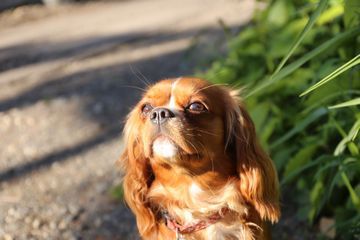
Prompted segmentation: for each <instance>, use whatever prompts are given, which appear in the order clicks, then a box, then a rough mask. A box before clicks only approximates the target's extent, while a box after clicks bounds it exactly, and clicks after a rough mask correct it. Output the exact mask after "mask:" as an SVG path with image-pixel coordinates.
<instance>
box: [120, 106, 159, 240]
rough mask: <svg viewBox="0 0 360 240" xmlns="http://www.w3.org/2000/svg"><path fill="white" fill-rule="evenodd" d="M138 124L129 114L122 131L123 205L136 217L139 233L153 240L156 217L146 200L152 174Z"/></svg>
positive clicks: (135, 118)
mask: <svg viewBox="0 0 360 240" xmlns="http://www.w3.org/2000/svg"><path fill="white" fill-rule="evenodd" d="M139 121H140V120H139V119H138V117H137V115H136V114H135V112H132V113H130V114H129V117H128V120H127V122H126V124H125V128H124V141H125V149H124V152H123V154H122V155H121V157H120V160H119V164H120V166H121V167H122V169H123V171H124V174H125V176H124V179H123V187H124V196H125V201H126V202H127V204H128V205H129V207H130V208H131V210H132V211H133V212H134V214H135V216H136V222H137V227H138V229H139V233H140V235H141V236H142V237H144V238H146V239H156V237H155V234H156V228H155V227H156V225H155V216H154V214H153V212H152V211H151V209H150V206H149V203H148V202H147V198H146V195H147V192H148V189H149V186H150V184H151V181H152V171H151V167H150V165H149V161H148V159H146V158H145V156H144V154H143V147H142V142H141V139H140V134H139V133H140V131H141V130H140V129H139V127H140V125H139V124H140V122H139ZM153 235H154V236H153Z"/></svg>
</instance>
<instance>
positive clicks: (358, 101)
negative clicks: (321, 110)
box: [329, 98, 360, 109]
mask: <svg viewBox="0 0 360 240" xmlns="http://www.w3.org/2000/svg"><path fill="white" fill-rule="evenodd" d="M359 104H360V98H355V99H352V100H349V101H346V102H343V103H339V104H336V105H333V106H330V107H329V109H334V108H342V107H350V106H355V105H359Z"/></svg>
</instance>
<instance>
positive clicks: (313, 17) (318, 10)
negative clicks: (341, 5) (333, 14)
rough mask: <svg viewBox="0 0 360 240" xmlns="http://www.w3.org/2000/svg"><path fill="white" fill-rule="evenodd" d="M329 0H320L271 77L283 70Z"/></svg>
mask: <svg viewBox="0 0 360 240" xmlns="http://www.w3.org/2000/svg"><path fill="white" fill-rule="evenodd" d="M327 2H328V0H321V1H320V3H319V5H318V7H317V8H316V10H315V12H314V13H313V14H312V15H311V17H310V19H309V21H308V22H307V24H306V26H305V27H304V29H303V31H302V32H301V33H300V35H299V36H298V37H297V39H296V40H295V42H294V43H293V45H292V46H291V47H290V50H289V51H288V53H287V54H286V56H285V57H284V58H283V59H282V60H281V62H280V63H279V65H278V67H277V68H276V70H275V71H274V73H273V74H272V76H271V77H270V79H271V78H273V77H274V75H276V74H277V73H278V72H279V71H280V70H281V68H282V67H283V66H284V65H285V63H286V61H287V60H288V59H289V58H290V56H291V55H292V54H293V53H294V51H295V49H296V48H297V47H298V46H299V44H300V43H301V41H302V40H303V39H304V38H305V36H306V34H307V33H308V32H309V31H310V29H311V28H312V26H314V24H315V22H316V20H317V19H318V17H319V16H320V14H321V12H322V11H323V10H324V9H325V7H326V5H327Z"/></svg>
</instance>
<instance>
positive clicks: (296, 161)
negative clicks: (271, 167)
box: [284, 144, 319, 177]
mask: <svg viewBox="0 0 360 240" xmlns="http://www.w3.org/2000/svg"><path fill="white" fill-rule="evenodd" d="M318 147H319V145H318V144H313V145H308V146H306V147H304V148H302V149H301V150H300V151H299V152H298V153H297V154H296V155H295V156H294V157H293V158H291V159H290V160H289V162H288V164H287V165H286V168H285V172H284V176H285V177H286V176H288V175H289V174H290V173H292V172H294V171H295V170H296V169H299V168H300V167H301V166H303V165H305V164H307V163H308V162H309V161H310V160H311V158H312V156H313V155H314V153H315V151H316V149H317V148H318Z"/></svg>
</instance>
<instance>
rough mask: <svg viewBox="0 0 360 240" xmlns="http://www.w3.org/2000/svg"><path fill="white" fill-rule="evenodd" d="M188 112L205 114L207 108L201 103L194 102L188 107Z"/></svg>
mask: <svg viewBox="0 0 360 240" xmlns="http://www.w3.org/2000/svg"><path fill="white" fill-rule="evenodd" d="M187 109H188V110H190V111H192V112H204V111H206V110H207V109H206V107H205V106H204V104H202V103H200V102H193V103H191V104H190V105H189V106H188V107H187Z"/></svg>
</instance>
